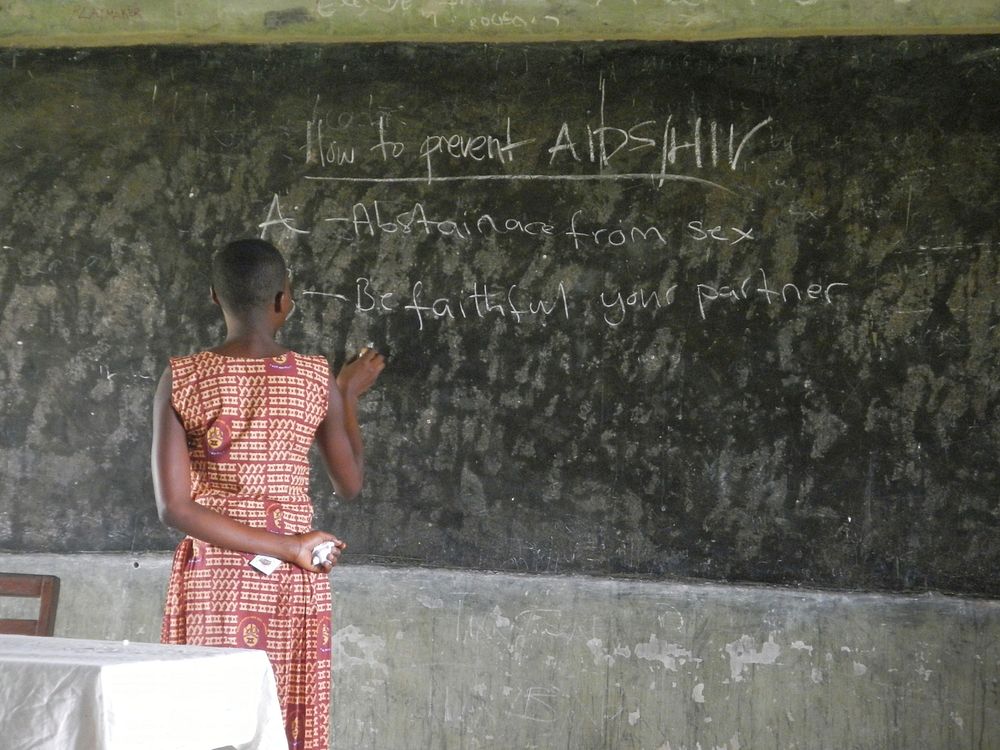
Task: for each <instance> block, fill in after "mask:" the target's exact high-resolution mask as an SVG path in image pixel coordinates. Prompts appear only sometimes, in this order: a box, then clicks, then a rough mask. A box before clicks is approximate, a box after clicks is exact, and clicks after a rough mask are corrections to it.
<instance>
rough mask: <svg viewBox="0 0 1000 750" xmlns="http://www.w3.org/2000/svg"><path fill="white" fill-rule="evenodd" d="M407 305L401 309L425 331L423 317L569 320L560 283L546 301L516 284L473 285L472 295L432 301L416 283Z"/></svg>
mask: <svg viewBox="0 0 1000 750" xmlns="http://www.w3.org/2000/svg"><path fill="white" fill-rule="evenodd" d="M410 299H411V301H410V303H409V304H406V305H404V306H403V309H404V310H408V311H411V312H413V313H414V314H415V315H416V318H417V325H418V328H419V330H421V331H422V330H424V320H425V318H428V317H430V318H433V319H441V318H447V319H449V320H456V319H457V318H461V319H462V320H468V319H470V318H479V319H483V318H486V317H491V316H494V317H495V316H500V317H504V318H507V317H509V318H510V319H512V320H513V321H514V322H515V323H520V322H521V320H522V319H527V318H531V317H537V316H542V317H548V316H549V315H552V314H553V313H557V311H558V313H557V314H561V315H563V316H565V318H566V320H569V317H570V315H569V300H568V299H567V296H566V287H565V285H564V284H563V283H562V282H559V285H558V287H557V290H556V292H555V293H554V294H553V295H552V296H551V297H550V298H549V299H539V298H532V297H530V296H528V295H525V294H524V293H522V292H521V291H520V289H519V286H518V285H517V284H511V285H509V286H508V287H507V288H506V289H505V290H503V289H501V290H497V289H495V288H493V289H491V288H490V286H489V285H487V284H485V283H484V284H478V283H477V284H475V285H474V286H473V291H472V293H471V294H468V295H465V294H464V293H462V294H460V295H456V296H454V297H448V296H446V297H438V298H436V299H434V301H432V302H425V300H427V299H429V298H427V297H425V296H424V283H423V282H422V281H418V282H416V283H415V284H414V285H413V289H412V290H411V293H410Z"/></svg>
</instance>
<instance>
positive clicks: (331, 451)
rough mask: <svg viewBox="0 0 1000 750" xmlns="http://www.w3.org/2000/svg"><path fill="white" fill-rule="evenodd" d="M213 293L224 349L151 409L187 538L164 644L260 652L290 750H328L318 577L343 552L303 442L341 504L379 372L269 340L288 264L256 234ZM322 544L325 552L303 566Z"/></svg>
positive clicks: (326, 629)
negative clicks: (364, 407) (361, 409)
mask: <svg viewBox="0 0 1000 750" xmlns="http://www.w3.org/2000/svg"><path fill="white" fill-rule="evenodd" d="M212 298H213V300H214V301H215V302H216V303H217V304H218V305H219V306H220V307H221V309H222V313H223V316H224V317H225V321H226V329H227V336H226V339H225V341H224V342H223V343H222V344H221V345H219V346H217V347H215V348H214V349H211V350H208V351H204V352H200V353H198V354H193V355H189V356H183V357H176V358H173V359H171V360H170V365H169V367H167V369H166V370H165V372H164V373H163V377H162V378H161V379H160V383H159V386H158V388H157V391H156V396H155V401H154V412H153V450H152V468H153V482H154V488H155V492H156V504H157V508H158V511H159V515H160V519H161V520H162V521H163V522H164V523H166V524H167V525H168V526H171V527H173V528H175V529H177V530H179V531H182V532H184V534H186V536H185V537H184V539H183V540H182V541H181V543H180V544H179V546H178V547H177V550H176V552H175V554H174V559H173V568H172V570H171V576H170V584H169V588H168V592H167V601H166V608H165V613H164V618H163V630H162V634H161V637H162V640H163V641H164V642H165V643H187V644H196V645H204V646H235V647H243V648H259V649H264V650H265V651H267V654H268V656H269V657H270V660H271V664H272V666H273V668H274V672H275V677H276V678H277V686H278V695H279V698H280V700H281V706H282V714H283V717H284V721H285V730H286V733H287V735H288V741H289V747H290V748H291V749H292V750H326V749H327V747H328V730H329V705H330V677H331V675H330V636H331V633H330V628H331V622H330V582H329V579H328V577H327V575H326V574H327V573H328V572H329V571H330V569H331V568H332V567H333V566H334V565H336V564H337V561H338V559H339V557H340V553H341V551H342V550H343V549H344V547H345V546H346V545H345V544H344V542H342V541H341V540H339V539H337V538H336V537H335V536H334V535H333V534H329V533H327V532H325V531H314V530H312V518H313V507H312V503H311V501H310V498H309V495H308V489H309V488H308V485H309V462H308V458H307V453H308V451H309V447H310V445H311V444H312V443H313V442H314V441H315V442H316V444H317V445H318V447H319V451H320V455H321V457H322V458H323V461H324V463H325V464H326V468H327V471H328V473H329V476H330V479H331V481H332V482H333V486H334V489H335V490H336V492H337V494H338V495H341V496H342V497H345V498H351V497H354V496H355V495H357V493H358V492H359V491H360V489H361V484H362V478H363V471H364V464H363V448H362V441H361V432H360V430H359V428H358V419H357V403H358V399H359V398H360V397H361V396H362V394H364V393H365V392H366V391H367V390H368V389H369V388H370V387H371V386H372V385H373V384H374V383H375V380H376V379H377V378H378V376H379V373H380V372H381V371H382V368H383V367H384V366H385V362H384V359H383V358H382V357H381V356H380V355H379V354H377V353H376V352H375V351H372V350H370V349H365V350H362V352H361V354H360V355H359V356H358V357H357V358H356V359H354V360H353V361H352V362H350V363H349V364H347V365H345V366H344V367H343V369H341V371H340V373H339V374H338V375H337V377H336V378H332V377H331V376H330V369H329V365H328V364H327V361H326V359H325V358H324V357H321V356H307V355H302V354H297V353H295V352H292V351H289V350H288V349H286V348H285V347H283V346H281V345H280V344H278V343H277V342H276V341H275V335H276V333H277V332H278V330H279V329H280V328H281V326H282V325H283V324H284V322H285V320H286V318H287V317H288V315H289V313H290V312H291V311H292V309H293V305H294V303H293V302H292V294H291V288H290V284H289V279H288V270H287V268H286V266H285V262H284V260H283V258H282V257H281V254H280V253H279V252H278V251H277V250H276V249H275V248H274V247H273V246H272V245H270V244H269V243H267V242H265V241H263V240H240V241H237V242H233V243H230V244H229V245H227V246H226V247H225V248H223V249H222V250H220V251H219V252H217V253H216V254H215V256H214V258H213V260H212ZM323 542H331V543H332V549H330V550H329V552H327V553H322V552H321V553H320V555H319V556H318V557H315V558H314V556H313V550H314V549H315V548H316V547H317V546H318V545H320V544H321V543H323ZM314 561H315V562H314ZM275 566H276V567H275ZM272 568H273V569H272ZM269 571H270V572H269ZM193 687H196V686H193Z"/></svg>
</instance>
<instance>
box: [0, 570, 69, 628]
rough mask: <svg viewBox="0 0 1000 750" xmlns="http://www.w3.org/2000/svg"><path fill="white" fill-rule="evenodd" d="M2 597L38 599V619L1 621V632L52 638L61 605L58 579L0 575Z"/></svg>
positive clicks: (13, 574)
mask: <svg viewBox="0 0 1000 750" xmlns="http://www.w3.org/2000/svg"><path fill="white" fill-rule="evenodd" d="M0 596H16V597H21V598H22V599H38V617H37V618H35V619H33V620H25V619H16V618H13V619H3V618H0V633H7V634H11V635H52V633H53V632H54V631H55V627H56V607H57V605H58V604H59V578H58V577H57V576H49V575H32V574H29V573H0Z"/></svg>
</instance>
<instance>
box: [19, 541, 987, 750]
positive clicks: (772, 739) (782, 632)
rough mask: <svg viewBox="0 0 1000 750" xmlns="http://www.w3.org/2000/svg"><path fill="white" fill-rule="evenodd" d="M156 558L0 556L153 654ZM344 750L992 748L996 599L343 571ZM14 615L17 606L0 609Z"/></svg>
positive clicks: (337, 664) (338, 652)
mask: <svg viewBox="0 0 1000 750" xmlns="http://www.w3.org/2000/svg"><path fill="white" fill-rule="evenodd" d="M169 565H170V560H169V557H168V556H167V555H164V554H141V555H135V556H129V555H91V554H79V555H71V556H55V555H40V554H39V555H0V570H5V571H15V572H29V571H33V572H50V573H54V574H56V575H59V576H60V578H62V596H61V600H60V608H59V616H58V621H57V628H56V634H57V635H62V636H71V637H85V638H106V639H120V638H128V639H130V640H138V641H155V640H157V638H158V631H159V618H160V614H161V602H162V596H163V591H164V589H165V586H166V581H167V577H168V571H169ZM333 582H334V589H335V592H336V597H337V599H336V603H335V609H334V632H335V653H334V706H333V726H334V743H333V747H336V748H350V749H351V750H362V749H363V748H379V749H380V750H397V749H398V750H412V749H413V748H444V749H450V748H468V749H470V750H472V749H475V748H496V749H498V750H499V749H504V750H509V749H511V748H540V749H544V750H550V749H554V748H570V749H572V750H586V749H588V748H635V749H637V750H639V749H645V750H664V749H669V750H680V748H687V749H688V750H696V748H701V749H702V750H709V749H710V748H711V749H715V748H725V750H737V748H741V749H742V750H747V749H748V748H754V749H757V748H766V749H767V750H776V749H778V748H782V749H784V748H801V749H802V750H824V749H829V750H844V749H846V748H852V749H854V750H862V749H864V750H867V749H869V748H870V749H871V750H876V749H877V750H891V749H898V750H904V749H910V748H921V750H936V749H940V750H963V749H965V748H968V749H969V750H989V748H998V747H1000V603H998V602H994V601H982V600H962V599H953V598H945V597H941V596H936V595H923V596H919V597H899V596H881V595H873V594H844V593H823V592H811V591H801V590H782V589H772V588H763V587H761V588H748V587H735V586H722V585H692V584H680V583H669V582H662V583H661V582H631V581H621V580H605V579H592V578H581V577H544V576H531V577H527V576H524V577H522V576H513V575H499V574H490V573H482V572H458V571H446V570H426V569H398V568H381V567H373V566H352V565H349V564H348V565H344V566H343V567H341V568H339V569H337V570H336V571H335V572H334V574H333ZM2 606H6V607H8V608H9V606H10V605H9V604H4V605H2Z"/></svg>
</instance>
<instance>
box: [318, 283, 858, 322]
mask: <svg viewBox="0 0 1000 750" xmlns="http://www.w3.org/2000/svg"><path fill="white" fill-rule="evenodd" d="M845 287H847V284H845V283H841V282H827V283H823V284H820V283H815V282H812V283H808V284H804V285H799V284H795V283H792V282H788V283H784V284H781V285H772V281H771V279H770V278H769V277H768V274H767V272H766V271H765V270H764V269H763V268H760V269H758V270H757V271H756V272H755V273H753V274H750V275H748V276H747V277H746V278H744V279H743V281H742V282H741V283H739V284H737V285H733V286H727V285H713V284H707V283H700V284H695V285H686V286H682V285H681V284H680V283H673V284H666V283H664V284H662V285H661V286H660V287H659V288H656V289H652V288H644V287H641V286H635V287H630V288H619V289H605V290H602V291H600V292H595V293H594V296H593V297H592V298H590V299H589V301H588V300H587V298H586V295H585V294H580V293H579V292H578V291H577V290H574V289H573V287H572V286H571V285H570V284H569V283H567V282H566V281H558V282H550V285H549V287H548V290H549V291H548V292H547V293H546V294H541V295H540V294H533V293H531V292H529V291H527V288H526V286H525V285H522V284H517V283H514V284H502V283H494V282H485V281H477V282H475V283H474V284H473V285H472V289H471V291H470V290H469V289H465V290H460V291H458V292H454V291H451V292H445V293H441V292H440V291H436V292H435V291H432V290H430V289H429V288H428V287H427V285H426V284H425V282H424V281H423V280H417V281H415V282H414V283H413V285H412V286H411V287H410V288H409V290H407V292H406V293H405V294H400V293H398V292H397V291H394V290H386V289H382V288H380V287H379V285H378V284H376V283H375V282H374V281H373V280H372V279H371V278H369V277H367V276H360V277H358V278H357V280H356V282H355V288H354V290H353V291H352V292H351V293H350V294H342V293H338V292H324V291H317V290H313V289H307V290H304V291H302V292H300V294H301V295H302V296H304V297H321V298H327V299H332V300H336V301H338V302H343V303H347V304H350V305H353V307H354V310H355V311H356V312H358V313H366V314H376V315H384V314H394V313H399V312H403V313H405V314H408V315H410V316H411V317H412V318H413V319H414V320H415V321H416V324H417V330H419V331H423V330H424V329H425V328H426V326H427V324H428V323H430V322H433V321H442V322H446V323H461V322H463V321H464V322H470V321H485V320H489V319H493V320H496V319H500V318H503V319H506V320H507V321H509V322H511V323H514V324H521V323H527V322H529V321H540V322H545V321H546V320H550V319H552V320H555V319H558V320H565V321H568V320H570V319H571V318H573V317H574V316H575V315H576V313H577V309H576V307H575V306H579V305H580V304H583V305H584V306H586V305H588V304H589V305H593V306H594V308H595V309H596V311H597V313H598V317H597V320H599V321H600V322H602V323H603V324H604V325H606V326H607V327H608V328H611V329H616V328H618V327H620V326H621V325H622V324H623V323H625V322H626V321H627V320H629V318H630V317H635V316H639V315H647V316H648V315H655V314H657V313H658V312H660V311H661V310H664V309H666V308H670V307H672V306H673V305H674V304H675V303H676V301H677V298H678V295H681V294H683V295H686V297H687V299H689V300H690V299H691V298H692V297H694V298H695V299H696V300H697V310H698V317H699V318H700V319H701V320H706V319H707V318H708V316H709V314H710V312H711V308H712V305H713V304H714V303H715V302H717V301H719V300H729V301H730V302H731V303H733V304H737V303H746V302H751V301H757V302H766V303H767V304H768V305H771V304H777V305H789V304H795V303H819V304H821V305H823V306H828V305H833V304H834V303H835V301H836V299H837V296H838V293H839V292H840V291H842V288H845ZM573 300H575V302H573Z"/></svg>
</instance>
